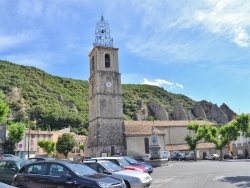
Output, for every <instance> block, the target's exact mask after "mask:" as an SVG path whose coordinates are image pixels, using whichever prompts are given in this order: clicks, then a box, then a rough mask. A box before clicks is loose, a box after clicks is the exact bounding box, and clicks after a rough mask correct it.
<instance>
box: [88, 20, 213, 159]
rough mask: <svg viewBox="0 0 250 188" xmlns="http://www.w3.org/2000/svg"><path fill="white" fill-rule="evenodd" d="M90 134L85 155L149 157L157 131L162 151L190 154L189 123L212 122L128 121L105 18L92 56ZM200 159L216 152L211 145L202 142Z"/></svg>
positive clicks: (99, 28)
mask: <svg viewBox="0 0 250 188" xmlns="http://www.w3.org/2000/svg"><path fill="white" fill-rule="evenodd" d="M89 67H90V77H89V135H88V139H86V142H85V146H86V147H85V152H84V153H85V156H91V157H99V156H111V155H138V156H139V155H140V156H143V155H146V154H149V153H150V151H149V139H150V135H151V134H152V129H153V128H154V130H155V133H156V134H157V135H158V138H159V144H160V146H161V150H162V151H165V150H169V151H174V150H180V151H188V146H187V144H186V142H185V141H184V138H185V136H186V135H187V134H190V135H192V134H193V133H192V131H190V130H188V129H187V125H188V124H189V123H194V122H197V123H199V124H200V125H202V124H205V123H206V124H211V122H208V121H124V119H123V105H122V86H121V74H120V73H119V59H118V48H114V47H113V39H112V38H111V36H110V29H109V24H108V22H107V21H105V20H104V17H103V16H101V20H100V21H98V22H97V24H96V29H95V41H94V44H93V49H92V51H91V52H90V54H89ZM197 149H198V150H197V151H198V152H197V157H198V158H202V155H203V153H204V152H206V153H215V152H216V150H215V146H214V144H211V143H199V144H198V148H197Z"/></svg>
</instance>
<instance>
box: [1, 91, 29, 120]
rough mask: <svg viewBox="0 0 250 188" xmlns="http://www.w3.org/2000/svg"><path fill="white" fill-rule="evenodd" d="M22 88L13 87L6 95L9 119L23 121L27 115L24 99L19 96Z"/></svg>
mask: <svg viewBox="0 0 250 188" xmlns="http://www.w3.org/2000/svg"><path fill="white" fill-rule="evenodd" d="M21 91H22V88H18V87H13V88H12V90H11V91H10V92H9V93H8V94H7V95H6V101H9V102H10V103H11V105H10V115H11V117H10V118H11V119H12V118H13V119H15V120H18V121H23V120H24V119H25V118H26V116H27V114H26V108H27V105H26V103H25V99H24V98H23V97H22V95H21Z"/></svg>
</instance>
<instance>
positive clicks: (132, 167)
mask: <svg viewBox="0 0 250 188" xmlns="http://www.w3.org/2000/svg"><path fill="white" fill-rule="evenodd" d="M98 159H100V160H109V161H111V162H113V163H115V164H117V165H119V166H121V167H123V168H124V169H125V170H137V171H141V172H146V173H148V172H147V169H146V168H145V167H144V166H135V165H131V164H130V163H129V162H128V161H127V160H125V159H124V158H123V157H96V158H92V160H98Z"/></svg>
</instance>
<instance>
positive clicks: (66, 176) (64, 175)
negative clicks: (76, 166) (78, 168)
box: [61, 174, 71, 180]
mask: <svg viewBox="0 0 250 188" xmlns="http://www.w3.org/2000/svg"><path fill="white" fill-rule="evenodd" d="M61 178H65V179H67V180H70V179H71V175H69V174H62V175H61Z"/></svg>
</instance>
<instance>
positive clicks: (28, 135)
mask: <svg viewBox="0 0 250 188" xmlns="http://www.w3.org/2000/svg"><path fill="white" fill-rule="evenodd" d="M29 158H30V126H29V134H28V159H29Z"/></svg>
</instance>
